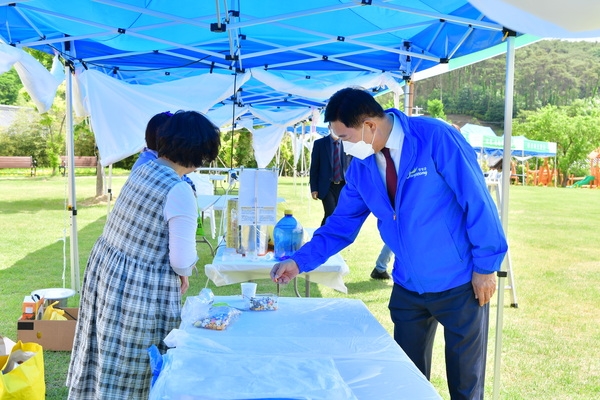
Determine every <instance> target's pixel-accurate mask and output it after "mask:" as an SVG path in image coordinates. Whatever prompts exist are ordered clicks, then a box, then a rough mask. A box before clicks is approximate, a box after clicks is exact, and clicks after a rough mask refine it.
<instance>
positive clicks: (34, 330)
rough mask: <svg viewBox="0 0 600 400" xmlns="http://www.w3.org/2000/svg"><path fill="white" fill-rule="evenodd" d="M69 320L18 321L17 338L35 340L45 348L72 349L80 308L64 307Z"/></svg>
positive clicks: (27, 340)
mask: <svg viewBox="0 0 600 400" xmlns="http://www.w3.org/2000/svg"><path fill="white" fill-rule="evenodd" d="M63 310H65V317H67V321H40V320H36V321H25V320H19V321H17V340H20V341H22V342H34V343H38V344H40V345H42V347H43V348H44V350H57V351H71V349H72V348H73V337H74V336H75V325H76V324H77V317H78V315H79V308H68V307H67V308H63Z"/></svg>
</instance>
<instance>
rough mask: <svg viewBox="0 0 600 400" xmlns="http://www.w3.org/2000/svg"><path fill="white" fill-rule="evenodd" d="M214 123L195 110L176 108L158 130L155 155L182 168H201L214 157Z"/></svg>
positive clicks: (217, 137)
mask: <svg viewBox="0 0 600 400" xmlns="http://www.w3.org/2000/svg"><path fill="white" fill-rule="evenodd" d="M220 147H221V136H220V131H219V128H218V127H217V126H215V125H214V124H213V123H212V122H210V121H209V120H208V118H206V117H205V116H204V115H202V114H201V113H199V112H197V111H182V110H180V111H177V112H176V113H175V114H173V116H172V117H170V118H169V119H168V121H167V122H166V123H165V124H164V125H162V126H161V127H160V128H159V130H158V149H157V150H158V156H159V157H165V158H168V159H169V160H171V161H173V162H175V163H177V164H179V165H182V166H184V167H201V166H203V165H205V164H208V163H210V162H211V161H213V160H214V159H216V158H217V155H218V154H219V148H220Z"/></svg>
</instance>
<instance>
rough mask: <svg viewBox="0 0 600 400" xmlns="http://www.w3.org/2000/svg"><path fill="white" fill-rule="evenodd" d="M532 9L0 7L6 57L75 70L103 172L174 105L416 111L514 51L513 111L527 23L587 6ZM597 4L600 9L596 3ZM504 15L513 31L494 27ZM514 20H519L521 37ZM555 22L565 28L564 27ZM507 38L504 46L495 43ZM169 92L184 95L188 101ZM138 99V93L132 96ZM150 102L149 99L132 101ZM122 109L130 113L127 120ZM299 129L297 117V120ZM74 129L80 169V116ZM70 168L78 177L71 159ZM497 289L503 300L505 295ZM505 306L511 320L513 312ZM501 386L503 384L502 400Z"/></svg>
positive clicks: (77, 96)
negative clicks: (43, 56)
mask: <svg viewBox="0 0 600 400" xmlns="http://www.w3.org/2000/svg"><path fill="white" fill-rule="evenodd" d="M581 1H582V0H576V1H575V2H581ZM532 3H536V1H533V0H531V1H528V2H524V6H523V7H522V8H523V10H520V9H519V7H518V6H511V5H508V7H509V8H510V7H512V8H510V9H509V10H508V11H506V9H507V5H506V4H505V2H503V1H491V0H490V1H484V0H477V1H474V0H471V3H469V2H467V1H464V0H443V1H442V0H414V1H410V2H406V1H402V0H390V1H378V0H352V1H351V0H347V1H346V0H304V1H281V0H230V1H223V2H220V1H215V2H198V1H193V0H176V1H173V0H154V1H152V2H148V1H144V0H121V1H116V0H62V1H55V0H29V1H19V0H12V1H10V2H9V1H2V0H0V22H1V24H0V55H2V56H4V55H6V54H8V53H11V54H14V53H15V50H20V48H21V47H30V48H36V49H39V50H42V51H46V52H49V53H56V54H58V55H60V57H61V58H62V60H63V61H64V63H65V66H66V69H67V72H68V73H67V74H66V80H67V86H68V90H67V106H68V107H69V112H68V113H67V116H68V118H71V116H72V113H71V112H70V111H71V107H72V105H73V103H75V106H76V108H77V109H78V111H79V112H82V113H84V115H85V113H88V114H89V115H90V118H91V122H92V127H93V130H94V134H95V136H96V139H97V143H98V145H99V149H100V157H101V160H102V164H103V165H108V164H110V163H111V162H113V161H116V160H118V159H120V158H123V157H126V156H128V155H130V154H134V153H135V152H137V151H138V150H139V149H140V148H141V147H142V146H143V132H142V129H143V127H142V126H141V125H143V124H140V123H139V121H144V120H147V119H148V118H149V117H150V116H151V115H152V114H154V113H156V112H161V111H164V110H165V109H174V108H186V109H197V110H200V111H203V112H207V113H209V112H211V111H215V112H216V111H218V110H219V108H222V107H227V106H229V110H227V109H225V110H226V111H231V114H230V115H231V123H232V124H236V123H238V122H239V123H242V122H243V121H242V120H243V118H244V117H247V118H249V119H251V123H252V124H253V125H262V124H267V123H266V121H265V120H264V119H262V118H265V117H267V116H270V117H272V116H273V114H269V113H267V112H268V111H270V112H281V111H283V110H284V109H288V108H290V107H293V108H304V109H307V108H310V107H322V106H323V105H324V104H325V102H326V100H327V98H328V97H329V96H330V95H331V94H332V93H333V92H335V91H336V90H337V89H338V88H340V87H342V86H347V85H351V84H352V85H355V84H360V85H362V86H364V87H366V88H368V89H372V90H374V91H378V90H381V89H385V88H387V89H391V90H393V91H394V92H395V93H396V94H398V95H399V94H400V92H401V91H402V90H401V88H403V89H404V90H403V91H404V95H405V96H404V100H405V104H407V99H408V97H409V88H410V85H409V83H410V81H411V80H416V79H419V77H421V78H424V77H426V76H427V75H429V76H430V75H432V74H437V73H441V72H443V71H445V70H449V69H452V68H456V67H459V66H462V65H465V63H469V62H476V61H478V60H479V59H482V58H485V57H491V56H493V55H496V54H499V53H500V52H504V51H506V52H507V79H506V91H505V93H506V103H505V109H507V110H511V109H512V87H513V78H514V75H513V74H514V71H513V65H514V49H515V46H518V45H519V44H520V43H528V42H531V41H532V40H535V38H531V37H528V36H527V35H522V34H521V33H520V32H528V30H527V29H528V28H529V27H531V28H536V27H538V26H541V25H542V24H539V23H538V22H539V21H538V20H542V22H543V18H537V19H535V22H536V23H534V24H528V22H530V21H532V20H533V19H532V18H533V17H531V15H533V14H535V10H536V9H543V10H544V11H545V12H548V10H550V11H551V12H553V13H554V15H559V16H560V17H561V18H562V19H563V21H565V22H568V21H570V19H568V18H564V17H565V16H566V15H568V14H569V13H570V12H571V10H579V8H576V7H573V8H571V7H570V8H569V9H563V8H560V9H558V8H555V7H548V5H547V4H545V2H544V3H541V0H537V3H540V4H537V5H536V7H530V6H531V5H532ZM585 3H587V4H588V5H590V6H592V2H591V1H585ZM472 4H475V5H476V6H477V8H475V7H474V6H473V5H472ZM221 5H223V7H221ZM542 5H543V6H542ZM496 9H498V10H499V16H500V18H501V23H498V22H497V21H499V20H497V19H495V18H494V17H491V15H493V11H494V10H496ZM515 9H516V11H520V12H521V13H520V14H519V13H516V12H515ZM581 9H584V10H587V9H586V8H581ZM480 10H484V12H481V11H480ZM532 10H533V11H532ZM586 12H587V11H586ZM521 15H524V17H522V18H518V17H520V16H521ZM586 15H588V16H591V15H595V14H594V13H587V14H586ZM514 21H517V22H518V23H517V24H516V25H514V26H515V27H512V28H511V26H513V25H511V24H512V23H513V22H514ZM592 22H593V21H592ZM592 22H590V23H592ZM552 24H554V25H561V22H560V20H559V19H557V20H556V21H555V20H552ZM517 26H518V28H516V27H517ZM543 26H544V27H547V26H548V24H546V25H543ZM561 26H562V25H561ZM507 27H508V28H507ZM569 28H570V26H569V27H567V28H565V29H567V30H568V29H569ZM595 28H596V30H597V29H598V26H597V25H595ZM582 29H585V31H584V32H583V33H584V34H588V35H589V34H590V33H593V32H596V30H594V27H593V26H591V25H590V24H586V25H585V26H584V28H580V29H579V32H578V33H580V35H581V32H582ZM529 32H530V33H535V32H531V31H529ZM544 32H546V31H544ZM544 36H547V35H544ZM593 36H600V34H594V35H593ZM503 40H506V43H505V44H502V46H501V47H500V48H499V47H497V45H499V44H501V43H502V41H503ZM11 50H12V51H11ZM477 54H478V55H477ZM11 57H12V56H11ZM26 58H27V57H26V56H24V55H22V54H19V55H16V56H15V57H14V58H12V59H14V60H15V61H13V64H15V67H17V65H19V66H20V67H19V68H21V71H20V75H21V76H22V77H23V76H30V77H32V76H33V77H34V78H35V82H34V83H33V84H31V85H30V87H31V90H32V91H33V92H36V93H38V94H40V99H39V101H38V108H39V109H40V111H43V109H44V107H48V104H47V102H46V103H45V102H44V101H42V100H43V99H48V98H50V99H51V98H52V97H53V96H48V94H47V93H48V88H51V87H52V86H53V83H52V80H50V79H49V81H50V83H47V84H44V83H39V79H43V78H42V76H41V75H42V74H31V73H30V72H31V71H32V70H33V69H34V68H35V67H32V66H31V63H28V62H27V61H26V60H25V59H26ZM5 59H6V58H5V57H0V60H2V61H4V60H5ZM9 62H10V60H9ZM438 66H442V68H439V67H438ZM3 70H6V68H4V69H3V66H2V63H1V62H0V72H2V71H3ZM28 72H29V73H30V74H29V75H28ZM69 72H73V73H75V75H72V74H71V73H69ZM204 75H207V76H204ZM73 76H75V79H73ZM104 78H110V79H111V80H118V81H119V82H120V83H121V85H120V88H121V89H122V90H120V91H117V90H115V91H113V92H112V94H111V95H110V96H100V95H98V93H99V92H100V88H102V87H103V86H108V85H104V84H103V83H108V82H109V81H108V80H107V79H104ZM22 79H23V78H22ZM212 81H218V82H219V84H218V85H217V87H214V86H210V85H209V83H210V82H212ZM177 82H182V83H180V84H179V85H178V84H177ZM169 84H174V85H175V86H174V87H177V86H178V91H175V89H174V87H169V86H168V85H169ZM137 86H146V87H147V90H146V91H145V94H139V89H134V87H137ZM219 88H220V89H221V90H220V91H219ZM133 92H136V95H135V96H134V95H131V96H128V95H126V94H127V93H133ZM159 92H160V93H162V94H164V96H165V97H161V96H158V95H157V94H156V93H159ZM30 93H32V92H31V91H30ZM169 94H170V95H171V96H168V95H169ZM32 97H36V96H33V95H32ZM140 98H144V99H145V100H146V101H145V102H141V101H139V102H137V103H135V102H134V101H133V100H131V99H138V100H139V99H140ZM119 100H121V101H119ZM50 101H51V100H50ZM130 103H134V104H130ZM115 104H119V105H122V104H129V106H131V107H132V108H131V109H128V111H127V112H124V111H123V109H122V108H116V107H114V105H115ZM111 105H113V107H112V108H111ZM136 106H137V107H136ZM257 114H258V115H260V116H257ZM299 114H301V113H299ZM297 118H300V115H297ZM290 121H293V118H291V119H289V120H288V122H285V124H290V123H291V122H290ZM67 122H68V128H67V129H68V131H67V133H68V136H69V138H70V140H69V143H68V144H69V146H68V151H69V157H70V158H71V160H72V157H73V152H72V120H71V119H69V121H67ZM279 123H281V122H279ZM511 123H512V118H511V115H510V113H508V114H507V115H506V116H505V132H506V136H505V142H504V146H505V148H506V149H510V141H511V139H510V133H511V126H512V125H511ZM115 144H118V145H117V146H115ZM69 165H70V169H71V171H70V174H69V176H70V177H73V176H74V174H73V167H72V165H73V163H72V162H71V163H69ZM505 168H506V166H505ZM70 186H71V190H70V196H71V199H70V203H71V204H72V207H73V210H72V216H71V221H72V230H71V232H72V234H71V249H72V254H71V281H72V286H73V287H74V288H76V289H78V288H79V266H78V261H77V260H78V256H77V254H76V253H75V254H74V253H73V250H75V251H76V249H77V239H76V238H77V225H76V214H77V213H76V204H75V197H74V179H72V181H71V182H70ZM506 186H508V185H506ZM505 196H506V198H505V199H504V200H505V201H503V209H502V222H503V225H504V226H505V228H506V223H507V207H508V191H505ZM499 287H501V288H502V287H503V283H502V278H500V280H499ZM498 292H499V304H502V298H501V297H500V296H501V294H502V293H503V290H499V291H498ZM498 310H499V315H500V317H499V321H500V322H501V310H502V307H498ZM500 330H501V323H500ZM497 343H498V339H497ZM497 359H498V360H499V357H498V356H497ZM498 382H499V379H498V377H496V379H495V380H494V385H495V387H494V392H495V394H496V389H497V388H496V385H497V383H498Z"/></svg>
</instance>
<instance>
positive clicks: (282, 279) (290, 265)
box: [271, 259, 300, 285]
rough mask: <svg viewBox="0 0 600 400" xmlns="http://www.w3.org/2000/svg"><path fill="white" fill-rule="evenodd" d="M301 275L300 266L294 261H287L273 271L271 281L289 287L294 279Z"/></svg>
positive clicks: (280, 263) (278, 264) (274, 267)
mask: <svg viewBox="0 0 600 400" xmlns="http://www.w3.org/2000/svg"><path fill="white" fill-rule="evenodd" d="M299 273H300V270H299V269H298V264H296V261H294V260H292V259H287V260H284V261H282V262H279V263H277V264H275V265H274V266H273V268H272V269H271V280H273V282H275V283H277V284H279V283H281V284H284V285H287V284H288V283H290V281H291V280H292V279H294V278H295V277H296V275H298V274H299Z"/></svg>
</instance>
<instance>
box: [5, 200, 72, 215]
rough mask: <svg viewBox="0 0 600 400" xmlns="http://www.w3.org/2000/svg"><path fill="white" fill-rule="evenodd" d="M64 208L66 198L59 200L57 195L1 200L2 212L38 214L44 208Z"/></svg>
mask: <svg viewBox="0 0 600 400" xmlns="http://www.w3.org/2000/svg"><path fill="white" fill-rule="evenodd" d="M64 209H65V201H64V199H61V200H57V199H56V197H48V198H41V197H38V198H35V199H30V200H17V201H14V200H11V201H0V214H37V213H39V212H40V211H44V210H46V211H62V210H64Z"/></svg>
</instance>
